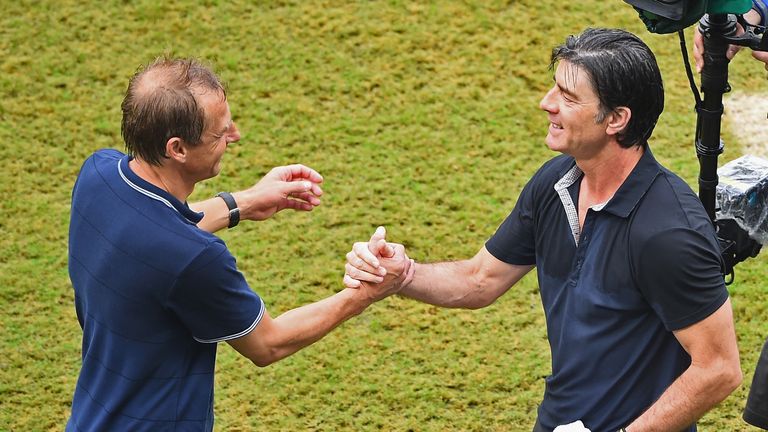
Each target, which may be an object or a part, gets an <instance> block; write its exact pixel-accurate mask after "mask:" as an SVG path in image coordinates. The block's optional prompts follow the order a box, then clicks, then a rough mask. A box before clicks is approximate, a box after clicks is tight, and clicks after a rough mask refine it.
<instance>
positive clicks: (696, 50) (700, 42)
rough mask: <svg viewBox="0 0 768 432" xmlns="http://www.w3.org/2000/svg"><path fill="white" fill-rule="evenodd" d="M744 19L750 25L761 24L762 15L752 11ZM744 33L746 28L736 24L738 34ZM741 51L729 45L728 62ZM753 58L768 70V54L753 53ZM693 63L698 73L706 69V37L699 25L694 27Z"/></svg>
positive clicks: (739, 48)
mask: <svg viewBox="0 0 768 432" xmlns="http://www.w3.org/2000/svg"><path fill="white" fill-rule="evenodd" d="M744 19H745V20H746V21H747V22H748V23H750V24H760V13H759V12H757V11H756V10H754V9H750V10H749V12H747V13H746V14H744ZM742 33H744V28H743V27H742V26H741V24H736V34H737V35H740V34H742ZM739 50H741V47H740V46H738V45H729V46H728V51H726V52H725V56H726V57H728V60H731V59H733V56H735V55H736V53H737V52H739ZM752 57H754V58H755V59H757V60H759V61H761V62H763V63H765V69H766V70H768V52H762V51H752ZM693 61H694V62H695V63H696V72H698V73H701V68H702V67H704V36H703V35H702V34H701V32H700V31H699V26H698V25H696V26H694V31H693Z"/></svg>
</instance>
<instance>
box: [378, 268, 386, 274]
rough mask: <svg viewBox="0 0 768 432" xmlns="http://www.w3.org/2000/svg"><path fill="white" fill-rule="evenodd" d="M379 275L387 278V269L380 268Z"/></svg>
mask: <svg viewBox="0 0 768 432" xmlns="http://www.w3.org/2000/svg"><path fill="white" fill-rule="evenodd" d="M379 274H380V275H382V276H386V275H387V269H385V268H384V267H379Z"/></svg>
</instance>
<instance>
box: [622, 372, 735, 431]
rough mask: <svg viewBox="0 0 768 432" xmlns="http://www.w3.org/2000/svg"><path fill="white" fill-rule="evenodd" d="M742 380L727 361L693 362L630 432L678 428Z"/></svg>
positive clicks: (684, 426)
mask: <svg viewBox="0 0 768 432" xmlns="http://www.w3.org/2000/svg"><path fill="white" fill-rule="evenodd" d="M740 382H741V373H740V371H734V370H733V368H730V367H728V365H727V363H726V362H721V363H720V364H718V365H716V366H709V367H707V368H704V367H700V366H697V365H693V364H692V365H691V366H690V367H689V368H688V369H687V370H686V371H685V372H684V373H683V374H682V375H680V377H678V379H677V380H675V381H674V382H673V383H672V385H670V386H669V388H667V390H666V391H665V392H664V393H663V394H662V395H661V397H660V398H659V399H658V400H657V401H656V402H655V403H654V404H653V405H651V407H650V408H648V410H647V411H645V412H644V413H643V414H642V415H641V416H640V417H638V418H637V419H636V420H634V421H633V422H632V423H631V424H630V425H629V426H626V430H627V432H650V431H679V430H682V429H684V428H686V427H688V426H690V425H691V424H693V423H694V422H696V421H697V420H698V419H699V418H700V417H701V416H703V415H704V413H706V412H707V411H708V410H710V409H711V408H712V407H714V406H715V405H717V404H718V403H719V402H721V401H722V400H723V399H725V398H726V397H727V396H728V395H729V394H730V393H731V392H732V391H733V390H734V389H735V387H737V386H738V384H739V383H740Z"/></svg>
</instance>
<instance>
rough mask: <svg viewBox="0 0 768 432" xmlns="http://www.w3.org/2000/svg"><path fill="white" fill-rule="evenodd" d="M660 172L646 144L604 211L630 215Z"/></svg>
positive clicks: (623, 215) (620, 215)
mask: <svg viewBox="0 0 768 432" xmlns="http://www.w3.org/2000/svg"><path fill="white" fill-rule="evenodd" d="M660 173H661V166H660V165H659V163H658V162H656V159H655V158H654V157H653V153H651V149H650V147H648V146H646V147H645V151H644V152H643V155H642V156H641V157H640V160H639V161H638V162H637V165H635V167H634V168H633V169H632V172H631V173H629V176H628V177H627V179H626V180H624V183H622V184H621V186H619V189H618V190H617V191H616V193H615V194H614V195H613V198H611V199H610V200H609V201H608V203H607V204H606V205H605V207H603V211H607V212H609V213H612V214H614V215H616V216H619V217H624V218H625V217H627V216H629V214H630V213H632V210H633V209H634V208H635V207H636V206H637V203H639V202H640V200H641V199H642V198H643V196H645V194H646V192H648V189H649V188H650V187H651V184H652V183H653V181H654V179H656V176H658V175H659V174H660Z"/></svg>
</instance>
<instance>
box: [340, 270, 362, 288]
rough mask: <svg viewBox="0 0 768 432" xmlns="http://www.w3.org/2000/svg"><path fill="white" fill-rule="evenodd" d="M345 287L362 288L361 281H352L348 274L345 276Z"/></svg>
mask: <svg viewBox="0 0 768 432" xmlns="http://www.w3.org/2000/svg"><path fill="white" fill-rule="evenodd" d="M343 282H344V286H345V287H347V288H360V285H361V283H360V281H359V280H357V279H352V278H351V277H350V276H349V275H348V274H346V273H345V274H344V280H343Z"/></svg>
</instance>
